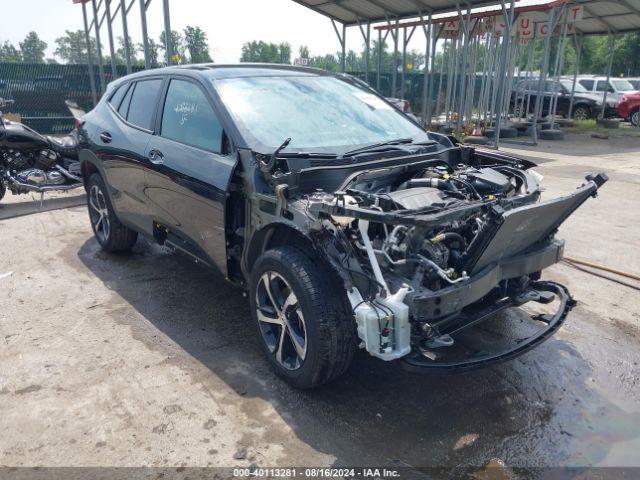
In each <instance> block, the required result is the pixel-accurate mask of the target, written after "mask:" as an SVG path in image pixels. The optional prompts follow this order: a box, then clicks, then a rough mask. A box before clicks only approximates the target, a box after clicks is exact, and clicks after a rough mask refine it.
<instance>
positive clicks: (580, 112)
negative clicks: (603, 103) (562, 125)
mask: <svg viewBox="0 0 640 480" xmlns="http://www.w3.org/2000/svg"><path fill="white" fill-rule="evenodd" d="M572 117H573V118H574V119H575V120H588V119H589V118H591V110H589V107H586V106H584V105H577V106H576V107H574V108H573V115H572Z"/></svg>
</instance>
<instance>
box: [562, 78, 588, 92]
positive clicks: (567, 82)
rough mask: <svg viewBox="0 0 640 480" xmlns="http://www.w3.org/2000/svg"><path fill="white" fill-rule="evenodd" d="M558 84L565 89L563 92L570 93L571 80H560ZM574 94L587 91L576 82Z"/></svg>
mask: <svg viewBox="0 0 640 480" xmlns="http://www.w3.org/2000/svg"><path fill="white" fill-rule="evenodd" d="M560 84H561V85H562V86H563V87H564V88H565V90H566V91H567V92H569V93H571V88H572V87H573V82H572V81H571V80H560ZM575 92H576V93H589V91H588V90H587V89H586V88H584V87H583V86H582V85H580V84H579V83H578V82H576V90H575Z"/></svg>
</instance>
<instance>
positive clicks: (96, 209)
mask: <svg viewBox="0 0 640 480" xmlns="http://www.w3.org/2000/svg"><path fill="white" fill-rule="evenodd" d="M87 206H88V208H89V219H90V220H91V228H92V229H93V234H94V235H95V237H96V240H98V243H99V244H100V247H102V250H104V251H105V252H121V251H124V250H131V247H133V245H135V243H136V240H137V239H138V233H137V232H135V231H133V230H131V229H130V228H128V227H126V226H125V225H123V224H122V223H120V221H119V220H118V217H116V214H115V212H114V210H113V206H112V205H111V200H110V198H109V195H108V194H107V186H106V185H105V183H104V180H103V179H102V177H101V176H100V175H99V174H97V173H94V174H93V175H91V177H90V178H89V182H88V184H87Z"/></svg>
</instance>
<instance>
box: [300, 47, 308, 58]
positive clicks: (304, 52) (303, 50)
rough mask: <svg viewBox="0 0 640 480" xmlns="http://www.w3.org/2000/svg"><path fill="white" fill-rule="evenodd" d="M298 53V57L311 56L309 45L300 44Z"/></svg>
mask: <svg viewBox="0 0 640 480" xmlns="http://www.w3.org/2000/svg"><path fill="white" fill-rule="evenodd" d="M298 55H300V58H309V57H311V54H310V53H309V47H307V46H306V45H301V46H300V48H299V49H298Z"/></svg>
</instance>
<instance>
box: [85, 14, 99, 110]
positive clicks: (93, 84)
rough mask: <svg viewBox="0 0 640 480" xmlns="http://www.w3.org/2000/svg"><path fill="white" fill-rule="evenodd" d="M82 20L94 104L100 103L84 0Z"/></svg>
mask: <svg viewBox="0 0 640 480" xmlns="http://www.w3.org/2000/svg"><path fill="white" fill-rule="evenodd" d="M82 20H83V22H84V40H85V42H86V43H87V66H88V68H89V85H90V86H91V99H92V100H93V106H94V107H95V106H96V104H97V103H98V94H97V92H96V77H95V74H94V73H95V72H94V71H93V55H91V37H90V36H89V24H88V22H87V4H86V3H85V2H82Z"/></svg>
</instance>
